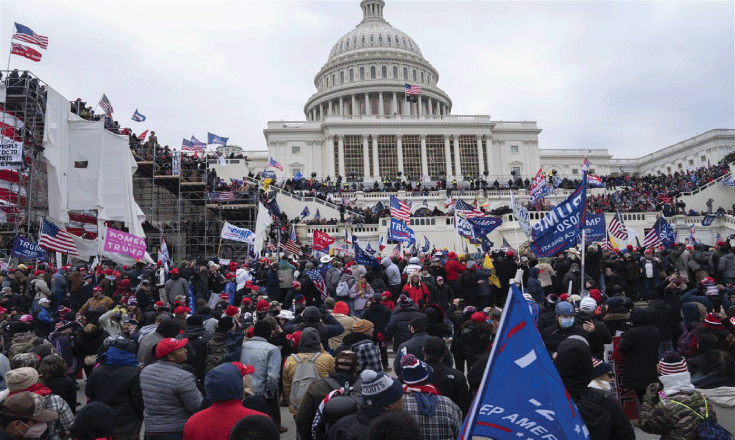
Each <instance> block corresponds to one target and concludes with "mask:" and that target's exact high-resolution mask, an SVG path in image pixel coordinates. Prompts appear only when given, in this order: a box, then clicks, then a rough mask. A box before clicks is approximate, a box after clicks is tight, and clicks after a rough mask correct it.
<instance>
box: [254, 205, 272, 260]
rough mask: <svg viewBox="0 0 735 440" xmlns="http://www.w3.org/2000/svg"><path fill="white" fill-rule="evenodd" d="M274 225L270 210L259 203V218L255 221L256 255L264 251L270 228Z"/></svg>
mask: <svg viewBox="0 0 735 440" xmlns="http://www.w3.org/2000/svg"><path fill="white" fill-rule="evenodd" d="M272 223H273V219H272V218H271V215H270V213H269V212H268V208H266V207H265V206H264V205H263V203H261V202H258V217H257V219H256V220H255V240H254V244H253V250H254V251H255V255H258V253H259V252H260V251H262V250H263V245H264V243H265V241H266V240H267V239H268V228H269V227H270V225H271V224H272Z"/></svg>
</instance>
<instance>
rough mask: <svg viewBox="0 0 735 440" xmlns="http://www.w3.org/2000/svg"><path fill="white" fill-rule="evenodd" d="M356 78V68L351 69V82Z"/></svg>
mask: <svg viewBox="0 0 735 440" xmlns="http://www.w3.org/2000/svg"><path fill="white" fill-rule="evenodd" d="M354 80H355V70H354V69H350V82H352V81H354Z"/></svg>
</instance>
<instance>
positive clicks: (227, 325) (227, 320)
mask: <svg viewBox="0 0 735 440" xmlns="http://www.w3.org/2000/svg"><path fill="white" fill-rule="evenodd" d="M233 325H235V321H234V320H233V319H232V318H231V317H229V316H223V317H221V318H220V319H219V321H217V327H218V328H221V329H227V330H229V329H231V328H232V326H233Z"/></svg>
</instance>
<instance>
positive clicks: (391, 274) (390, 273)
mask: <svg viewBox="0 0 735 440" xmlns="http://www.w3.org/2000/svg"><path fill="white" fill-rule="evenodd" d="M380 264H381V265H383V267H384V268H385V275H386V276H387V277H388V284H389V285H391V286H396V285H398V284H401V272H400V271H399V270H398V266H396V265H395V264H393V262H392V261H391V260H390V258H388V257H383V259H382V260H380Z"/></svg>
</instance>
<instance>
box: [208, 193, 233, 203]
mask: <svg viewBox="0 0 735 440" xmlns="http://www.w3.org/2000/svg"><path fill="white" fill-rule="evenodd" d="M207 198H208V199H209V200H210V201H214V202H231V201H233V200H235V193H233V192H232V191H215V192H210V193H209V194H207Z"/></svg>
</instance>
